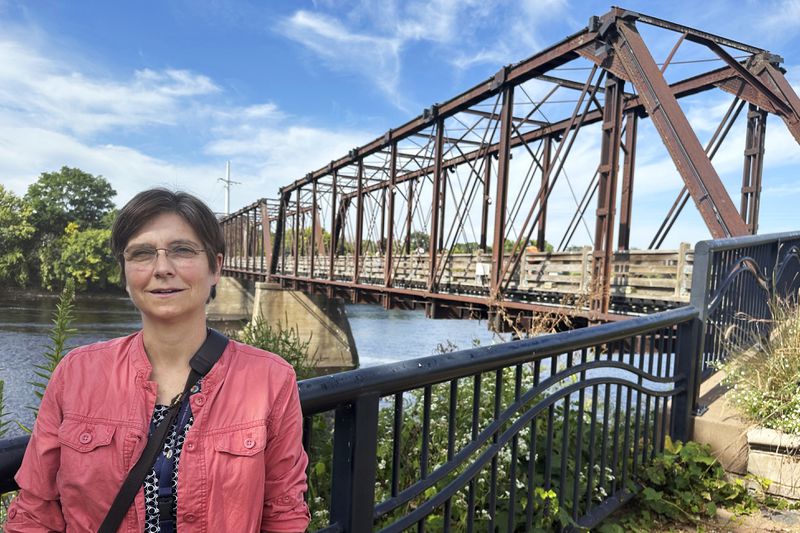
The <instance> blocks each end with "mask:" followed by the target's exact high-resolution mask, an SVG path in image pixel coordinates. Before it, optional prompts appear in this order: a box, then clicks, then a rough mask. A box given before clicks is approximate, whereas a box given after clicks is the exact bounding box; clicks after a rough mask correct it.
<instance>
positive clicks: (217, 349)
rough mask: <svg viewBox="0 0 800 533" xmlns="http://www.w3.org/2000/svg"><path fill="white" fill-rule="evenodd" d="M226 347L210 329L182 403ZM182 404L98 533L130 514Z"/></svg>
mask: <svg viewBox="0 0 800 533" xmlns="http://www.w3.org/2000/svg"><path fill="white" fill-rule="evenodd" d="M227 345H228V337H226V336H225V335H223V334H222V333H219V332H218V331H216V330H214V329H211V328H208V334H207V335H206V340H205V341H204V342H203V345H202V346H200V349H199V350H197V353H195V354H194V355H193V356H192V358H191V359H190V360H189V366H191V367H192V370H191V372H189V378H188V379H187V380H186V386H185V387H184V388H183V394H181V396H180V398H181V401H183V399H185V398H186V397H188V395H189V391H191V389H192V387H194V386H195V384H196V383H197V382H198V381H199V380H200V378H201V377H203V376H205V375H206V374H208V372H209V371H210V370H211V368H212V367H213V366H214V364H215V363H216V362H217V361H218V360H219V358H220V357H222V352H224V351H225V347H226V346H227ZM181 401H177V402H174V403H173V404H172V405H171V406H170V408H169V410H168V411H167V414H166V416H165V417H164V419H163V420H162V421H161V423H160V424H159V425H158V427H156V430H155V431H154V432H153V434H152V435H150V438H149V439H148V441H147V446H145V448H144V451H142V455H141V456H140V457H139V460H138V461H136V464H135V465H133V468H132V469H131V471H130V472H128V477H127V478H126V479H125V481H124V482H123V483H122V486H121V487H120V489H119V492H118V493H117V496H116V498H114V502H113V503H112V504H111V508H110V509H109V510H108V514H107V515H106V517H105V519H104V520H103V523H102V524H101V525H100V529H98V530H97V531H98V533H115V532H116V531H117V529H118V528H119V525H120V524H121V523H122V519H123V518H124V517H125V513H127V512H128V509H129V508H130V506H131V504H132V503H133V499H134V498H135V497H136V493H137V492H139V489H140V488H141V487H142V485H143V484H144V480H145V478H146V477H147V474H148V472H150V469H152V468H153V463H155V461H156V457H158V454H159V453H160V452H161V450H162V449H163V448H164V441H165V440H166V439H167V433H168V432H169V428H170V427H171V426H172V423H173V422H174V421H175V416H176V415H177V414H178V408H179V407H180V404H181Z"/></svg>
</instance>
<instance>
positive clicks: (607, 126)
mask: <svg viewBox="0 0 800 533" xmlns="http://www.w3.org/2000/svg"><path fill="white" fill-rule="evenodd" d="M624 84H625V82H624V81H622V80H620V79H618V78H617V77H616V76H614V75H612V74H609V75H608V77H607V78H606V101H605V108H604V113H603V126H602V141H601V145H600V150H601V152H600V167H599V170H600V171H599V173H598V176H599V178H598V193H597V212H596V216H595V230H594V251H593V253H592V280H591V283H592V291H591V304H590V309H591V310H592V312H595V313H598V315H599V314H603V313H607V312H608V308H609V302H610V298H611V263H612V261H613V260H614V223H615V221H614V215H615V210H616V206H617V196H616V195H617V172H618V170H619V151H620V136H621V133H622V88H623V86H624Z"/></svg>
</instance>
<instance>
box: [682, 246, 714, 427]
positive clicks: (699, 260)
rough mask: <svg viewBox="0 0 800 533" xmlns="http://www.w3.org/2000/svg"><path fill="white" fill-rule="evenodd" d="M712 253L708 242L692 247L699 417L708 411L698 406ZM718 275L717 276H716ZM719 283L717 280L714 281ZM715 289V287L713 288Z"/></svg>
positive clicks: (695, 409)
mask: <svg viewBox="0 0 800 533" xmlns="http://www.w3.org/2000/svg"><path fill="white" fill-rule="evenodd" d="M712 255H713V252H712V251H711V250H710V245H709V241H700V242H698V243H697V244H696V245H695V247H694V263H693V265H692V292H691V295H690V296H689V305H691V306H692V307H694V308H695V309H697V312H698V313H699V316H698V321H699V322H700V324H699V329H698V332H697V337H698V338H697V350H696V358H697V369H696V371H697V378H696V380H695V383H694V393H693V394H694V407H693V409H694V414H695V415H697V416H701V415H702V414H703V413H705V412H706V411H708V407H707V406H705V405H700V404H699V400H700V383H701V382H702V381H703V373H704V372H705V368H704V367H703V366H704V361H705V352H706V332H707V330H708V321H709V316H708V303H709V300H710V298H711V294H710V288H711V287H710V285H711V270H712V260H713V257H712ZM717 275H719V274H717ZM716 283H719V280H717V281H716ZM715 288H716V287H715Z"/></svg>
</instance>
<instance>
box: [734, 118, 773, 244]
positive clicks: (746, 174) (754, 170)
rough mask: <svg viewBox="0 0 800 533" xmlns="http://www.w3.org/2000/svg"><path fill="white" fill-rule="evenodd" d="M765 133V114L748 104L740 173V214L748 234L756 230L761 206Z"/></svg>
mask: <svg viewBox="0 0 800 533" xmlns="http://www.w3.org/2000/svg"><path fill="white" fill-rule="evenodd" d="M766 132H767V112H766V111H764V110H763V109H759V108H758V107H756V106H754V105H753V104H750V107H749V109H748V110H747V134H746V136H745V147H744V170H743V171H742V200H741V207H740V212H741V213H742V217H743V218H744V221H745V223H747V227H748V228H749V229H750V232H751V233H753V234H755V233H756V231H757V230H758V211H759V207H760V204H761V177H762V173H763V170H764V140H765V137H766Z"/></svg>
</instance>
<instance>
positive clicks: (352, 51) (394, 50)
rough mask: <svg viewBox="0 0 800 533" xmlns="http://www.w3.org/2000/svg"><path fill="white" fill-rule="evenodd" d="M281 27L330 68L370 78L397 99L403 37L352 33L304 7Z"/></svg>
mask: <svg viewBox="0 0 800 533" xmlns="http://www.w3.org/2000/svg"><path fill="white" fill-rule="evenodd" d="M278 29H279V31H281V32H282V33H283V34H284V35H285V36H286V37H288V38H290V39H292V40H294V41H297V42H299V43H300V44H302V45H303V46H305V47H307V48H309V49H310V50H312V51H313V52H314V53H316V54H317V55H318V56H319V57H321V58H322V59H323V60H324V61H325V62H326V63H327V64H328V65H329V66H330V67H331V68H333V69H338V70H344V71H353V72H356V73H358V74H360V75H363V76H365V77H368V78H369V79H371V80H372V81H373V82H374V83H375V84H376V85H377V86H378V87H379V88H380V89H381V90H382V91H383V92H385V93H386V94H387V95H388V96H389V97H390V98H392V99H397V98H398V94H397V82H398V77H399V74H400V59H399V52H400V46H401V40H400V39H397V38H391V37H380V36H375V35H368V34H365V33H358V32H353V31H351V30H349V29H348V28H346V27H345V26H344V24H342V23H341V21H339V20H338V19H335V18H333V17H328V16H325V15H321V14H318V13H312V12H309V11H302V10H301V11H297V12H296V13H295V14H294V15H292V16H291V17H290V18H288V19H286V20H284V21H283V22H282V23H281V24H280V25H279V28H278Z"/></svg>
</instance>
